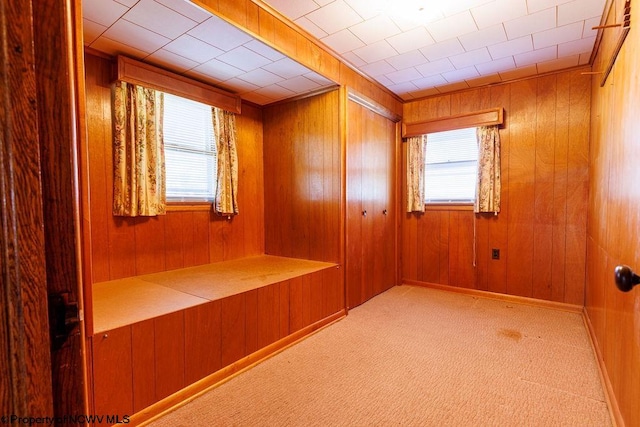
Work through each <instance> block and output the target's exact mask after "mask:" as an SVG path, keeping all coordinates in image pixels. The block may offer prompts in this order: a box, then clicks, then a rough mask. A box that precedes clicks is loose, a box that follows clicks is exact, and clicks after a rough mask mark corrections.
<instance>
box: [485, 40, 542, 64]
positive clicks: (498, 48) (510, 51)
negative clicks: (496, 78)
mask: <svg viewBox="0 0 640 427" xmlns="http://www.w3.org/2000/svg"><path fill="white" fill-rule="evenodd" d="M488 49H489V53H490V54H491V57H492V58H493V59H500V58H504V57H505V56H512V55H517V54H519V53H524V52H528V51H530V50H533V43H532V41H531V36H525V37H520V38H519V39H515V40H509V41H508V42H503V43H498V44H494V45H493V46H489V47H488Z"/></svg>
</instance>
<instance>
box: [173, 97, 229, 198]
mask: <svg viewBox="0 0 640 427" xmlns="http://www.w3.org/2000/svg"><path fill="white" fill-rule="evenodd" d="M163 126H164V129H163V132H164V150H165V174H166V177H167V185H166V190H167V200H170V201H204V200H206V201H211V200H213V198H214V193H215V188H216V175H217V170H216V168H217V164H218V162H217V157H216V142H215V137H214V134H213V122H212V115H211V107H210V106H209V105H205V104H202V103H200V102H196V101H191V100H189V99H185V98H181V97H178V96H174V95H170V94H167V93H165V94H164V122H163Z"/></svg>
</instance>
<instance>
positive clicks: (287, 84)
mask: <svg viewBox="0 0 640 427" xmlns="http://www.w3.org/2000/svg"><path fill="white" fill-rule="evenodd" d="M278 85H279V86H282V87H284V88H286V89H289V90H290V91H292V92H295V93H304V92H310V91H312V90H315V89H318V88H319V87H320V85H319V84H318V83H316V82H314V81H313V80H310V79H308V78H306V77H304V76H298V77H294V78H292V79H287V80H283V81H281V82H280V83H278Z"/></svg>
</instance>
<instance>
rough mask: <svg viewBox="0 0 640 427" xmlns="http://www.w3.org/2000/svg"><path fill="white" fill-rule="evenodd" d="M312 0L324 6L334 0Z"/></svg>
mask: <svg viewBox="0 0 640 427" xmlns="http://www.w3.org/2000/svg"><path fill="white" fill-rule="evenodd" d="M313 1H314V2H316V3H318V5H319V6H326V5H328V4H329V3H331V2H332V1H334V0H313Z"/></svg>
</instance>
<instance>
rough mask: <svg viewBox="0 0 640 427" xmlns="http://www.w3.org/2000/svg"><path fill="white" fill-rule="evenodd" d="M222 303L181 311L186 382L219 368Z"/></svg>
mask: <svg viewBox="0 0 640 427" xmlns="http://www.w3.org/2000/svg"><path fill="white" fill-rule="evenodd" d="M220 325H221V303H220V301H211V302H208V303H206V304H202V305H198V306H196V307H192V308H189V309H187V310H185V311H184V354H185V368H184V376H185V383H186V384H192V383H195V382H196V381H199V380H201V379H202V378H204V377H206V376H207V375H209V374H212V373H213V372H215V371H217V370H218V369H220V368H221V367H222V361H221V352H222V341H221V333H222V331H221V326H220Z"/></svg>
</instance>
